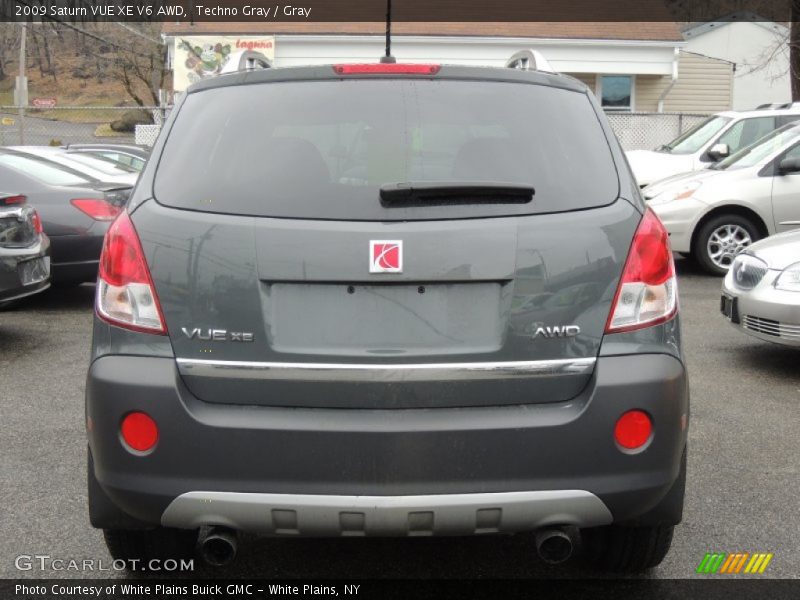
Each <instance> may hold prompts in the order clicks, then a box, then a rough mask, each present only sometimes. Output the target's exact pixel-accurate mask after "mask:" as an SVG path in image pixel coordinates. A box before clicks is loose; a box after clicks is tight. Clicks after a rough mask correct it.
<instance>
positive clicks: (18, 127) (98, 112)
mask: <svg viewBox="0 0 800 600" xmlns="http://www.w3.org/2000/svg"><path fill="white" fill-rule="evenodd" d="M163 113H164V111H163V109H161V108H159V107H157V106H144V107H131V106H58V107H52V108H40V107H34V106H30V107H23V109H22V114H21V115H20V110H19V108H18V107H16V106H0V146H23V145H24V146H60V145H64V144H78V143H101V142H105V143H109V144H111V143H114V144H133V143H136V135H135V131H136V127H143V126H145V127H150V128H153V127H155V131H156V134H157V132H158V129H160V125H161V121H162V117H163ZM144 139H145V142H149V144H152V142H153V141H154V140H155V135H151V136H149V137H146V138H144Z"/></svg>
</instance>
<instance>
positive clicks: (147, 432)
mask: <svg viewBox="0 0 800 600" xmlns="http://www.w3.org/2000/svg"><path fill="white" fill-rule="evenodd" d="M120 433H122V439H123V440H124V441H125V443H126V444H127V445H128V446H130V447H131V448H132V449H133V450H136V451H137V452H147V451H148V450H150V449H151V448H152V447H153V446H155V445H156V442H157V441H158V426H157V425H156V422H155V421H154V420H153V419H152V418H151V417H150V416H149V415H146V414H145V413H143V412H132V413H130V414H128V416H126V417H125V418H124V419H123V420H122V425H121V426H120Z"/></svg>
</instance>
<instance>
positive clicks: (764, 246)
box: [720, 231, 800, 346]
mask: <svg viewBox="0 0 800 600" xmlns="http://www.w3.org/2000/svg"><path fill="white" fill-rule="evenodd" d="M799 259H800V231H792V232H788V233H782V234H779V235H775V236H772V237H770V238H768V239H766V240H762V241H760V242H758V243H757V244H753V245H752V246H751V247H750V248H748V249H747V251H746V252H744V253H742V254H740V255H739V256H737V257H736V260H734V261H733V267H731V269H730V271H729V272H728V275H727V276H726V277H725V280H724V283H723V284H722V301H721V303H720V309H721V310H722V314H723V315H724V316H725V317H727V319H728V320H729V321H730V322H731V324H732V325H734V326H736V327H738V328H740V329H741V330H742V331H744V332H745V333H747V334H749V335H752V336H753V337H757V338H759V339H762V340H766V341H768V342H775V343H777V344H784V345H787V346H800V260H799Z"/></svg>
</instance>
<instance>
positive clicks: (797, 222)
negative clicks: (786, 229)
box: [779, 221, 800, 225]
mask: <svg viewBox="0 0 800 600" xmlns="http://www.w3.org/2000/svg"><path fill="white" fill-rule="evenodd" d="M779 224H780V225H800V221H781V222H780V223H779Z"/></svg>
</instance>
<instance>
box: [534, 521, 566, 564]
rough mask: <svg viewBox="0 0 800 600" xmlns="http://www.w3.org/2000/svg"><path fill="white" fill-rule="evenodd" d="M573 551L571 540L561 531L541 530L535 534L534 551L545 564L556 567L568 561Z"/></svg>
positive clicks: (555, 529) (556, 529)
mask: <svg viewBox="0 0 800 600" xmlns="http://www.w3.org/2000/svg"><path fill="white" fill-rule="evenodd" d="M573 550H574V544H573V543H572V538H571V537H570V535H569V534H568V533H567V532H566V531H564V530H563V529H558V528H550V529H541V530H539V531H537V532H536V551H537V552H538V553H539V557H540V558H541V559H542V560H543V561H544V562H546V563H548V564H551V565H558V564H561V563H563V562H566V561H567V560H569V558H570V557H571V556H572V552H573Z"/></svg>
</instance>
